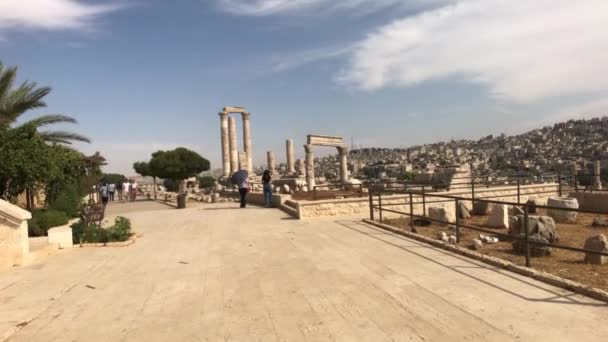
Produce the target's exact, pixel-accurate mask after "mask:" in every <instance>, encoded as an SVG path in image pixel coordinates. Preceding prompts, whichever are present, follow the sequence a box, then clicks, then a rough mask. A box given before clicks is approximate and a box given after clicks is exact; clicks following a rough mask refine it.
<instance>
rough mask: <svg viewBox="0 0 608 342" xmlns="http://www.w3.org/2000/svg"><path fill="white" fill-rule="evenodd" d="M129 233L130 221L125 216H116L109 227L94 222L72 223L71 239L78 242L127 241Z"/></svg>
mask: <svg viewBox="0 0 608 342" xmlns="http://www.w3.org/2000/svg"><path fill="white" fill-rule="evenodd" d="M131 235H133V233H131V221H129V219H128V218H125V217H121V216H119V217H117V218H116V220H115V221H114V225H113V226H112V227H109V228H101V227H99V226H97V225H95V224H91V225H88V226H87V225H85V224H84V222H82V221H78V222H77V223H74V224H73V225H72V241H73V242H74V243H75V244H79V243H106V242H121V241H127V240H128V239H129V238H130V237H131Z"/></svg>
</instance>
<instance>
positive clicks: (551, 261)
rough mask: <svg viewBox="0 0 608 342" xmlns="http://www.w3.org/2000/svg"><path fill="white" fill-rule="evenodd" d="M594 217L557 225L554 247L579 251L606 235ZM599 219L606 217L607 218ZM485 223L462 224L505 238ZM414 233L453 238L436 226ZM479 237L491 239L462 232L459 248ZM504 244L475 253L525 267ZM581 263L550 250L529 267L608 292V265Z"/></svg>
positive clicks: (482, 219) (479, 219)
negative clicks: (490, 231) (588, 239)
mask: <svg viewBox="0 0 608 342" xmlns="http://www.w3.org/2000/svg"><path fill="white" fill-rule="evenodd" d="M539 214H540V215H544V214H545V213H544V212H542V211H541V212H540V213H539ZM596 216H598V215H593V214H580V213H579V214H578V217H577V220H576V223H575V224H565V223H557V224H556V227H557V230H558V232H559V235H560V241H559V242H558V243H557V244H559V245H564V246H572V247H578V248H582V247H583V245H584V244H585V240H587V238H589V237H591V236H594V235H597V234H604V235H608V228H596V227H593V226H592V225H591V224H592V222H593V218H594V217H596ZM602 216H604V217H606V215H602ZM487 219H488V217H487V216H472V217H471V218H470V219H466V220H461V222H462V223H463V224H464V225H469V226H473V227H480V228H485V229H488V230H492V231H495V232H496V233H502V234H508V231H507V229H494V228H489V227H487V226H486V225H485V223H486V221H487ZM384 223H386V224H389V225H391V226H394V227H397V228H399V229H403V230H408V231H409V229H410V226H409V219H408V218H405V217H404V218H399V219H387V220H384ZM416 231H417V232H418V234H420V235H424V236H426V237H430V238H433V239H438V236H439V235H440V234H441V232H446V233H447V234H455V232H454V231H453V230H450V229H449V227H448V226H440V225H438V224H436V223H433V224H432V225H430V226H426V227H419V226H417V227H416ZM479 234H484V235H490V234H486V233H483V232H478V231H475V230H472V229H467V228H461V229H460V244H459V245H460V246H463V247H470V246H472V245H473V240H474V239H477V238H479ZM505 240H506V239H503V240H501V241H500V242H498V243H496V244H484V247H483V248H482V249H480V250H478V252H480V253H483V254H486V255H490V256H494V257H498V258H501V259H504V260H508V261H510V262H513V263H515V264H518V265H522V266H525V264H526V259H525V257H524V256H522V255H519V254H516V253H514V252H513V246H512V244H511V241H505ZM584 259H585V254H584V253H579V252H572V251H567V250H563V249H557V248H553V249H552V252H551V255H550V256H546V257H538V258H532V259H531V266H532V267H533V268H535V269H537V270H540V271H544V272H548V273H552V274H554V275H557V276H560V277H562V278H566V279H570V280H573V281H577V282H579V283H582V284H587V285H590V286H593V287H596V288H599V289H602V290H606V291H608V264H606V265H588V264H585V263H584V261H583V260H584Z"/></svg>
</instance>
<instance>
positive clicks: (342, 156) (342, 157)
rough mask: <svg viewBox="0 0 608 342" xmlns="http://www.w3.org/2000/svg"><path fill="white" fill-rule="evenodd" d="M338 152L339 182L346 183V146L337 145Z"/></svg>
mask: <svg viewBox="0 0 608 342" xmlns="http://www.w3.org/2000/svg"><path fill="white" fill-rule="evenodd" d="M338 154H339V155H340V183H342V184H346V181H347V180H348V147H346V146H341V147H338Z"/></svg>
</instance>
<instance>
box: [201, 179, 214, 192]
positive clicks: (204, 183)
mask: <svg viewBox="0 0 608 342" xmlns="http://www.w3.org/2000/svg"><path fill="white" fill-rule="evenodd" d="M214 185H215V178H214V177H212V176H203V177H199V178H198V186H199V187H200V188H202V189H209V188H211V187H213V186H214Z"/></svg>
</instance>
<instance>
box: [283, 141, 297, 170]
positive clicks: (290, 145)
mask: <svg viewBox="0 0 608 342" xmlns="http://www.w3.org/2000/svg"><path fill="white" fill-rule="evenodd" d="M285 148H286V150H287V173H289V174H294V173H295V172H296V168H295V165H294V157H293V140H291V139H288V140H287V141H286V142H285Z"/></svg>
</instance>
